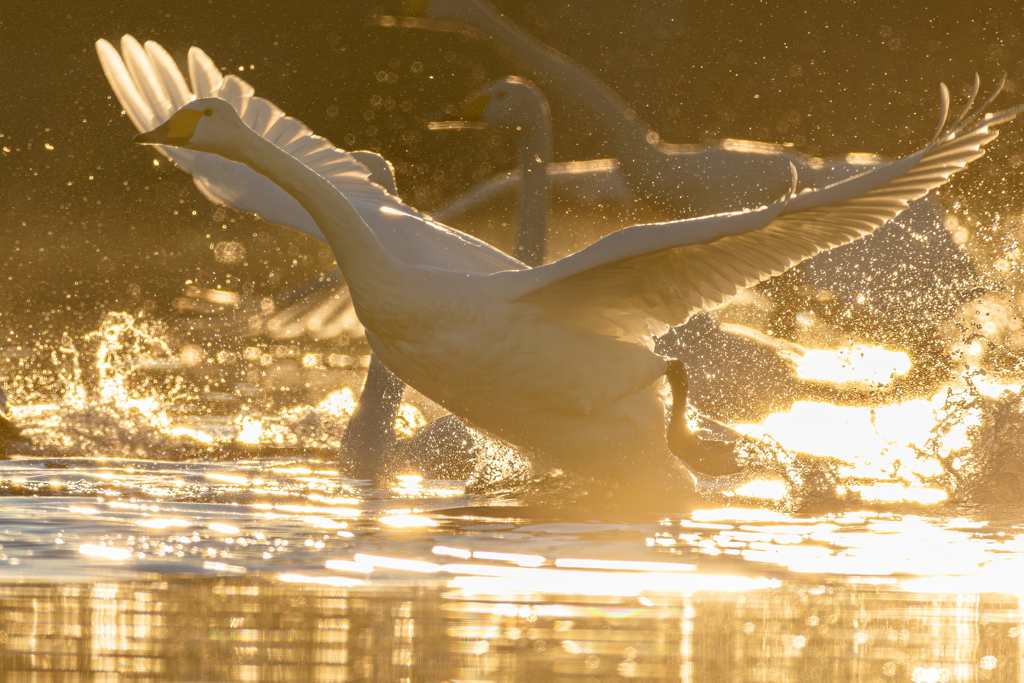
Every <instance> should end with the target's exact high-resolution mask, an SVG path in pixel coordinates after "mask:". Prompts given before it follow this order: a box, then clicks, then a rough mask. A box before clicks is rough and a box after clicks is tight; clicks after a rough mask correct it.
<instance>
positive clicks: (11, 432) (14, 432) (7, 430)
mask: <svg viewBox="0 0 1024 683" xmlns="http://www.w3.org/2000/svg"><path fill="white" fill-rule="evenodd" d="M21 440H23V437H22V436H21V430H20V429H18V427H17V426H16V425H15V424H14V423H13V422H12V421H11V419H10V418H9V417H8V412H7V394H5V393H4V389H3V387H0V456H2V455H6V454H7V443H8V442H10V441H21Z"/></svg>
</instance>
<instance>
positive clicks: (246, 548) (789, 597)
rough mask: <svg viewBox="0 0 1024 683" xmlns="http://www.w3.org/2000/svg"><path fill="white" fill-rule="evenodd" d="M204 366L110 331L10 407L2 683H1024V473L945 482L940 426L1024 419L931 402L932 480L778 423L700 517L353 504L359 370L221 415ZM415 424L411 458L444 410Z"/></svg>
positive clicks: (382, 495) (0, 472) (40, 377)
mask: <svg viewBox="0 0 1024 683" xmlns="http://www.w3.org/2000/svg"><path fill="white" fill-rule="evenodd" d="M244 343H252V342H244ZM292 348H293V349H299V351H294V352H293V353H291V354H280V355H278V356H274V357H275V360H274V361H272V362H273V363H283V364H287V363H288V362H289V355H291V356H295V355H296V354H297V353H299V352H300V351H301V350H302V344H296V345H294V346H293V347H292ZM85 349H88V351H86V350H85ZM270 350H271V354H267V355H271V356H273V355H274V354H273V352H272V349H270ZM190 353H194V351H190V350H188V349H185V350H184V351H180V350H179V351H178V352H175V351H174V350H173V349H172V348H171V347H170V346H169V345H168V344H166V343H165V342H164V339H163V337H162V336H161V332H160V326H158V325H153V324H148V323H144V322H142V321H140V320H136V319H135V318H134V317H133V316H130V315H127V314H122V313H116V314H110V315H107V316H106V317H105V319H104V323H103V325H101V326H100V329H99V330H97V331H96V332H94V333H91V334H88V335H85V336H84V337H83V338H82V339H80V340H75V339H72V338H70V337H69V338H66V339H64V340H63V342H62V345H61V347H60V349H59V351H57V352H55V353H53V354H50V355H49V357H48V358H35V357H25V356H24V355H22V356H21V357H19V358H18V362H19V363H21V364H22V365H23V366H24V365H28V366H31V367H33V368H34V372H33V373H31V378H32V381H31V382H25V383H16V384H15V385H13V387H12V389H13V390H12V392H11V393H12V414H13V416H14V417H15V419H16V420H17V422H18V423H19V424H20V425H21V426H22V428H23V431H24V434H25V436H26V437H28V439H30V440H31V445H26V444H21V445H18V446H17V447H16V448H15V449H14V450H17V451H19V453H15V454H12V455H11V456H10V457H9V459H7V460H3V461H0V494H2V495H0V604H2V606H3V609H2V610H0V633H2V634H3V636H2V645H0V670H2V671H3V672H4V674H5V677H6V679H7V680H12V681H15V680H45V679H46V677H47V676H59V677H64V678H61V679H60V680H77V679H76V678H74V676H77V677H78V679H81V680H105V679H108V678H109V679H111V680H114V679H119V680H120V679H123V678H128V677H130V678H131V679H133V680H153V681H160V680H168V681H172V680H174V681H178V680H295V681H312V680H325V681H327V680H479V681H531V680H577V679H579V680H605V679H607V680H620V679H623V678H627V679H631V678H635V679H638V680H666V681H707V680H712V681H714V680H721V681H779V680H805V679H813V680H834V681H878V680H910V681H914V682H927V681H936V682H938V681H954V680H955V681H976V680H977V681H993V680H994V681H1003V680H1006V681H1010V680H1018V678H1019V666H1020V661H1021V657H1022V654H1021V649H1020V648H1019V646H1018V635H1019V629H1020V628H1021V627H1022V625H1024V611H1022V609H1021V605H1020V598H1019V596H1020V595H1021V590H1020V584H1019V576H1020V575H1021V572H1022V571H1024V524H1022V523H1021V522H1020V519H1021V515H1020V508H1018V507H1014V506H1012V505H1006V504H1002V505H1000V504H997V502H996V501H992V500H987V501H982V500H981V498H983V496H982V495H981V494H980V493H978V492H977V491H978V490H982V491H988V492H991V490H992V487H991V486H987V487H981V486H980V484H981V483H984V482H983V479H984V477H985V476H989V477H991V476H993V474H992V468H993V467H995V466H996V465H999V464H1000V463H1002V466H1003V467H1004V469H1005V468H1006V467H1008V466H1009V465H1008V464H1007V463H1006V462H1003V461H1000V460H999V459H998V458H997V457H995V456H990V457H989V460H988V461H985V462H983V461H982V460H981V459H982V458H983V457H984V454H985V453H989V452H990V451H991V452H992V453H994V452H996V451H998V448H997V447H996V446H991V447H989V449H988V451H986V450H985V449H984V448H976V449H975V451H974V453H973V454H972V455H971V457H969V458H966V459H967V460H968V461H969V462H970V463H972V464H973V465H972V466H973V470H972V468H971V467H967V466H965V467H961V468H960V470H959V471H961V472H963V473H964V474H963V476H962V477H961V479H960V480H956V481H954V480H952V479H949V478H948V477H947V478H946V479H942V477H941V476H937V477H936V476H932V477H929V476H928V472H930V471H931V470H930V469H929V468H930V465H929V463H930V462H931V463H933V464H934V463H935V462H938V461H939V460H941V459H942V458H948V457H951V455H950V454H951V453H954V452H955V451H956V445H957V444H954V446H953V447H949V446H948V445H945V446H944V445H943V444H944V443H945V442H944V441H943V439H944V438H946V437H948V436H949V434H950V432H951V431H954V430H951V429H948V428H946V429H943V428H942V425H944V424H946V425H947V426H949V425H952V424H953V423H955V422H957V421H958V420H959V422H963V421H965V420H966V421H968V422H970V420H971V419H972V418H971V415H974V414H975V413H976V415H975V419H974V423H973V424H975V427H976V428H980V427H978V426H979V425H984V424H985V423H986V419H985V416H986V415H987V416H989V419H988V421H989V422H992V421H993V420H992V419H991V416H992V415H996V414H998V415H999V416H1000V417H999V419H998V420H997V422H998V424H999V425H1000V427H1001V429H1002V431H1003V432H1006V431H1007V428H1008V426H1010V425H1012V423H1013V415H1014V414H1019V408H1018V407H1017V403H1016V402H1015V401H1017V400H1019V399H1018V398H1016V397H1017V395H1016V394H1013V393H1011V392H1005V391H1004V393H1003V395H1002V397H1001V398H999V399H992V398H987V397H985V396H984V395H983V394H982V393H981V392H980V390H978V388H977V386H976V384H977V382H975V381H973V380H969V381H966V383H964V384H963V385H962V386H957V387H952V386H951V387H945V388H942V389H940V390H938V391H937V392H936V393H935V397H936V398H935V399H932V400H929V401H924V404H925V405H931V404H932V403H936V406H935V407H936V408H938V410H934V411H932V412H929V413H928V415H930V418H929V419H927V420H925V421H924V422H922V423H921V424H919V425H917V429H918V430H923V433H924V434H926V435H927V434H929V429H931V430H932V431H933V432H935V433H934V434H932V435H931V438H932V441H930V442H927V443H926V442H924V441H922V442H921V446H920V447H917V448H918V450H919V451H920V452H921V453H922V454H924V455H926V450H927V449H928V448H930V449H931V451H930V452H932V453H933V455H934V456H935V458H936V459H937V460H928V459H923V460H921V461H920V463H918V470H920V471H917V472H915V471H914V467H913V466H911V465H912V463H907V465H908V467H906V468H904V469H903V470H900V471H893V469H892V464H893V460H892V458H891V457H890V459H889V460H887V461H886V463H887V465H886V466H885V467H882V468H881V469H878V467H879V465H878V463H877V462H875V461H873V459H872V458H871V457H868V454H869V453H870V451H869V450H868V449H866V447H865V446H864V444H861V445H860V448H861V449H862V450H861V455H862V456H864V457H856V456H852V457H851V456H850V454H849V453H847V452H844V451H842V450H839V451H835V449H833V450H834V451H835V452H834V453H833V455H832V456H831V457H823V456H817V457H815V456H812V455H807V454H803V455H801V454H798V453H796V452H789V451H786V450H785V449H784V448H782V447H781V446H780V445H778V444H779V443H781V442H784V441H786V439H787V438H790V437H791V436H792V435H788V433H787V432H786V427H785V425H782V426H779V425H774V426H773V425H772V423H771V419H769V420H768V421H766V422H765V423H764V425H762V427H761V430H762V431H763V432H765V433H770V432H771V431H772V430H774V432H775V434H776V438H777V440H776V441H775V442H774V443H773V442H771V441H755V440H751V441H750V443H749V444H748V445H747V449H748V451H747V459H746V467H747V470H748V474H747V475H746V476H744V477H742V478H739V479H737V480H735V481H733V482H732V483H731V484H729V485H724V486H723V485H719V486H718V490H717V491H716V493H715V494H714V495H713V496H711V497H710V498H709V503H708V505H707V506H706V507H707V509H704V510H699V511H697V512H694V513H692V514H680V513H672V512H671V511H667V512H663V513H659V514H652V513H637V512H629V511H627V510H623V509H616V508H614V507H610V506H608V505H606V504H604V503H602V502H600V500H601V499H600V498H598V499H596V500H595V499H588V498H587V496H586V495H581V493H580V491H579V488H580V487H586V486H588V485H590V484H591V482H583V481H578V480H574V479H572V478H565V477H564V476H562V477H559V476H554V477H552V476H547V477H545V476H542V475H543V474H544V473H538V472H534V473H533V474H532V475H530V477H532V480H530V481H527V482H525V483H524V482H523V480H522V472H521V469H520V468H521V467H522V466H523V463H521V462H519V461H517V460H515V459H514V458H513V457H512V456H510V454H509V453H508V452H507V451H506V450H502V449H499V448H495V447H493V446H494V445H493V444H486V443H484V446H485V448H483V452H485V453H486V455H485V457H484V458H483V460H482V462H481V463H479V464H478V472H477V474H476V475H475V477H474V479H471V480H470V481H469V482H467V481H461V480H458V481H456V480H429V479H424V478H423V477H421V476H417V475H414V474H408V475H404V476H400V477H399V478H398V479H397V480H396V481H395V483H394V485H393V486H392V487H391V488H389V489H386V490H382V489H379V488H374V487H373V485H372V484H371V483H370V482H368V481H360V480H353V479H347V478H345V476H344V469H343V464H339V462H338V461H337V458H336V452H337V448H338V445H339V439H340V435H341V433H343V429H344V425H345V423H346V421H347V419H348V416H349V415H350V414H351V412H352V409H353V407H354V405H355V400H354V397H355V395H356V392H357V391H358V383H359V381H360V380H361V374H362V372H363V371H362V370H361V369H360V368H361V366H362V365H364V363H363V362H361V361H360V359H359V358H358V357H352V358H350V359H349V361H348V362H347V364H346V368H345V369H344V372H347V373H349V374H350V378H351V379H352V380H353V382H352V386H350V387H344V386H343V387H337V386H334V387H329V386H326V385H328V384H329V383H328V382H327V381H326V380H322V381H321V382H320V383H319V384H320V385H323V386H322V388H321V389H320V390H319V391H318V392H312V393H308V392H307V393H300V394H294V393H291V392H289V391H287V387H286V386H282V385H281V381H282V378H283V377H285V376H286V373H283V372H282V371H279V370H275V369H274V368H273V367H264V371H265V373H266V375H265V376H266V377H270V378H272V381H270V382H269V383H267V382H264V383H259V382H257V383H256V384H255V385H252V386H251V391H249V395H248V396H247V397H246V398H244V399H239V398H237V397H236V399H237V400H236V401H235V402H233V403H227V402H225V400H224V397H223V396H220V395H219V394H218V392H210V391H209V390H208V386H207V385H206V384H205V383H206V382H207V381H209V377H210V374H209V373H206V374H203V375H199V376H195V375H190V374H189V368H188V366H187V365H185V364H184V363H183V362H182V358H183V357H184V358H185V360H188V356H189V354H190ZM206 353H207V355H209V356H212V357H216V355H217V354H216V353H214V352H212V351H210V352H206ZM263 355H264V354H260V355H258V356H257V355H256V354H252V353H250V354H249V356H250V357H251V361H250V362H249V364H250V365H259V364H260V363H262V362H263V361H264V359H263ZM862 355H863V356H864V357H871V356H872V354H862ZM222 358H224V356H222ZM244 358H245V354H244V351H243V352H242V353H240V354H238V355H237V359H239V363H240V364H241V365H240V366H239V367H235V365H234V364H232V363H225V364H222V365H223V366H224V367H222V370H223V371H224V373H225V377H222V378H221V380H220V381H222V382H228V384H226V386H233V387H234V388H235V389H237V385H231V384H230V381H231V380H232V379H239V378H241V379H243V380H244V379H245V378H246V377H247V373H249V372H250V371H249V370H247V369H246V368H247V367H249V366H248V365H246V363H245V362H244V361H243V360H242V359H244ZM839 360H840V361H842V363H840V365H842V368H843V369H842V373H841V374H842V376H843V377H847V376H848V375H849V374H850V372H853V371H854V370H855V369H856V368H854V369H853V370H851V368H850V362H851V361H850V357H849V355H846V356H840V357H839ZM890 361H891V359H889V358H887V359H886V362H890ZM8 362H13V361H10V360H9V361H8ZM843 363H845V365H843ZM854 365H856V363H854ZM294 370H295V368H294V367H293V371H294ZM867 370H868V371H870V370H871V368H870V367H869V368H868V369H867ZM331 372H332V369H331V368H329V367H327V365H326V364H321V365H320V366H319V367H317V366H316V364H313V363H310V364H308V365H307V366H305V370H304V371H303V372H298V373H297V374H295V373H294V372H293V375H292V379H291V381H292V382H294V383H295V384H296V385H301V386H302V387H305V386H306V385H307V384H309V383H310V382H309V379H310V377H311V376H313V375H315V374H317V373H319V374H327V375H330V373H331ZM12 374H13V373H12ZM869 374H870V372H869ZM974 379H975V380H978V379H979V378H978V377H975V378H974ZM841 381H845V380H841ZM241 384H245V382H241ZM313 384H317V383H315V382H314V383H313ZM993 386H999V385H998V384H995V383H994V384H993ZM39 387H47V389H46V391H48V392H49V394H47V393H46V391H43V390H41V389H39ZM271 387H273V388H271ZM1000 388H1001V389H1003V390H1005V382H1004V386H1002V387H1000ZM32 392H36V393H35V396H36V399H35V400H26V397H28V396H30V395H33V394H32ZM243 393H244V392H243ZM988 393H993V391H989V392H988ZM46 396H49V397H50V399H52V400H44V399H45V398H46ZM297 397H301V398H310V397H312V399H313V400H312V401H311V402H310V403H302V402H301V401H297V400H296V398H297ZM408 398H409V399H410V402H409V403H407V404H405V405H404V406H403V410H402V411H401V415H400V417H399V420H398V424H397V426H398V428H399V431H400V433H401V432H402V431H404V432H405V433H407V434H412V433H414V432H415V431H416V430H417V429H418V428H420V427H422V426H423V424H425V422H426V417H425V413H426V414H429V413H430V411H431V408H430V407H429V405H427V404H426V403H424V402H423V401H422V400H421V399H417V398H416V397H415V396H414V395H412V394H410V396H409V397H408ZM417 404H419V405H417ZM817 405H819V410H825V406H826V405H828V404H817ZM833 409H834V410H837V411H842V410H849V408H844V407H842V406H833ZM864 410H868V411H869V412H870V409H864ZM999 410H1002V412H1001V413H1000V412H999ZM972 411H974V412H973V413H972ZM217 413H219V414H217ZM875 413H876V414H875V422H876V423H879V422H880V421H879V420H878V415H877V413H878V411H877V410H876V411H875ZM983 413H984V415H983ZM775 417H776V418H779V419H781V418H784V417H785V416H784V415H783V416H775ZM882 421H883V422H884V420H882ZM947 423H948V424H947ZM802 424H806V422H803V423H802ZM904 426H905V427H906V426H907V425H904ZM879 430H880V431H881V433H883V434H884V433H885V430H884V426H883V427H881V428H879ZM862 431H863V429H862ZM990 431H991V430H990ZM1011 431H1012V430H1011ZM752 433H753V432H752ZM973 434H974V436H977V432H974V433H973ZM940 437H941V438H940ZM1004 438H1005V435H1004ZM833 443H834V444H835V440H833ZM844 446H846V447H848V448H854V450H855V449H856V447H853V446H849V445H847V444H844ZM1006 446H1007V444H1006V443H1003V444H1002V447H1003V448H1004V450H1005V447H1006ZM915 447H916V446H915ZM812 450H813V449H812ZM890 455H891V454H890ZM844 457H845V459H842V458H844ZM877 458H878V459H883V458H882V455H881V454H880V455H878V456H877ZM1004 460H1005V458H1004ZM1016 461H1017V460H1014V462H1016ZM932 469H934V468H932ZM939 470H941V467H940V468H939ZM969 471H976V474H975V476H974V479H971V480H970V481H968V479H969V477H968V476H967V473H968V472H969ZM503 473H504V477H505V478H504V479H503V478H502V477H503ZM530 477H527V479H528V480H529V479H530ZM1004 478H1005V477H1004ZM1006 485H1008V486H1012V485H1013V484H1012V482H1011V483H1009V484H1006ZM472 491H476V492H475V493H474V492H472ZM929 492H930V493H929ZM929 496H930V497H929ZM972 496H975V497H974V498H972ZM994 503H996V504H994ZM40 677H42V678H40Z"/></svg>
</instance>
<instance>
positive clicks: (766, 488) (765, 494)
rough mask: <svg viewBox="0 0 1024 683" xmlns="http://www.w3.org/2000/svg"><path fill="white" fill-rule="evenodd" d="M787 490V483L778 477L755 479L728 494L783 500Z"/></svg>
mask: <svg viewBox="0 0 1024 683" xmlns="http://www.w3.org/2000/svg"><path fill="white" fill-rule="evenodd" d="M787 492H788V489H787V488H786V483H785V482H783V481H779V480H777V479H755V480H753V481H748V482H747V483H745V484H743V485H742V486H740V487H739V488H736V489H733V490H732V491H729V492H727V493H726V495H736V496H744V497H746V498H760V499H762V500H782V499H783V498H785V497H786V494H787Z"/></svg>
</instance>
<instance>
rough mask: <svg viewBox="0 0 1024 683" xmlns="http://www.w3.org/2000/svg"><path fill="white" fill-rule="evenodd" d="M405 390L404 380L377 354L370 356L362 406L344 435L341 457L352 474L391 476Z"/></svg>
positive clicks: (363, 476)
mask: <svg viewBox="0 0 1024 683" xmlns="http://www.w3.org/2000/svg"><path fill="white" fill-rule="evenodd" d="M404 392H405V384H404V383H403V382H402V380H400V379H398V378H397V377H395V376H394V375H393V374H392V373H391V371H390V370H388V369H387V368H386V367H384V364H383V363H381V362H380V361H379V360H377V356H376V355H373V356H370V369H369V370H368V371H367V373H366V383H365V384H364V385H363V393H362V394H361V395H360V396H359V405H358V406H356V411H355V412H354V413H353V414H352V419H350V420H349V422H348V427H347V428H346V429H345V435H344V436H343V437H342V438H341V454H340V456H341V457H340V460H342V464H343V466H345V470H346V471H347V472H348V473H349V475H350V476H352V477H354V478H356V479H373V480H379V479H382V478H383V477H385V476H387V474H388V469H389V467H388V462H389V460H390V459H391V457H392V454H393V451H394V449H395V431H394V425H395V416H396V415H397V414H398V407H399V405H401V402H402V394H403V393H404ZM346 465H347V466H346Z"/></svg>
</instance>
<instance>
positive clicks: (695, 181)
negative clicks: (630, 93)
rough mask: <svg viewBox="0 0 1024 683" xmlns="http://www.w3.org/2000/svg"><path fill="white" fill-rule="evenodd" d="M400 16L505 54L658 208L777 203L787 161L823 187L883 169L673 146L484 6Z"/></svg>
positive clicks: (423, 5) (416, 9)
mask: <svg viewBox="0 0 1024 683" xmlns="http://www.w3.org/2000/svg"><path fill="white" fill-rule="evenodd" d="M401 14H403V15H405V16H383V17H378V18H377V21H378V22H379V23H380V24H382V25H384V26H401V27H410V28H426V29H430V30H435V31H445V32H458V33H463V34H465V35H469V36H471V37H473V38H476V39H479V40H482V41H485V42H486V43H488V44H489V45H491V46H492V47H493V48H495V49H496V50H498V51H499V52H501V53H503V54H505V55H508V56H509V58H510V59H512V60H513V61H514V62H515V63H516V64H517V65H518V66H519V68H520V69H521V70H522V71H524V72H525V73H523V75H524V76H527V77H529V78H530V79H531V80H533V81H534V82H535V83H536V84H537V85H538V86H540V87H541V88H542V89H544V90H545V91H546V92H547V93H548V94H549V96H550V97H551V98H552V99H553V100H554V99H555V98H557V99H558V100H560V101H562V102H563V103H565V105H566V107H567V108H572V109H573V110H574V111H576V112H578V113H579V114H581V115H582V116H583V117H584V118H585V119H586V120H587V122H588V123H589V124H590V125H592V126H593V127H594V129H595V132H596V133H597V134H598V136H599V138H598V139H600V140H602V141H603V142H604V150H603V151H604V152H606V153H607V154H608V155H609V156H610V157H612V158H614V159H616V160H617V161H618V164H619V167H620V168H621V172H622V177H623V178H624V179H625V182H626V183H627V184H628V186H629V187H630V189H631V190H632V192H633V195H634V197H638V198H642V201H643V202H644V203H645V204H650V205H652V206H655V207H661V208H663V209H664V208H667V207H671V209H670V211H671V213H672V215H675V216H679V215H687V214H689V215H693V214H702V213H708V212H712V211H715V212H717V211H729V210H739V209H742V208H744V207H747V206H752V205H757V204H764V203H768V202H771V201H773V200H774V199H775V198H776V197H778V196H779V195H781V194H782V193H784V192H785V191H786V187H787V184H788V181H787V180H786V178H787V173H788V169H789V166H790V164H793V165H794V166H796V168H797V172H798V177H799V182H800V183H801V185H806V186H809V187H821V186H823V185H824V184H826V183H828V182H834V181H836V180H839V179H841V178H842V177H848V176H850V175H853V173H856V172H859V171H862V170H865V169H866V168H868V167H870V166H874V165H877V164H878V162H879V159H877V158H872V157H871V156H870V155H855V156H852V157H851V158H849V159H847V158H845V157H844V158H836V159H829V160H824V159H817V158H814V157H810V156H807V155H805V154H801V153H800V152H797V151H795V150H792V149H789V148H786V147H783V146H782V145H774V144H769V143H763V142H752V141H749V140H721V141H718V142H716V143H712V144H692V145H674V144H668V143H665V142H662V141H661V137H660V136H659V135H658V134H657V133H656V132H654V131H653V130H651V129H650V128H649V127H648V126H647V125H646V124H644V122H643V121H641V120H640V118H639V117H638V116H637V115H636V114H635V113H634V112H633V111H632V110H631V109H630V107H629V106H627V105H626V103H625V102H623V101H622V99H621V98H619V96H618V95H617V94H615V92H614V91H612V89H611V88H609V87H608V86H607V85H605V84H604V83H602V82H601V81H600V80H598V79H597V78H595V77H594V76H593V75H592V74H590V73H589V72H587V70H586V69H584V68H582V67H581V66H579V65H578V64H576V63H574V62H573V61H572V60H571V59H569V58H568V57H566V56H565V55H562V54H561V53H559V52H557V51H556V50H554V49H553V48H551V47H550V46H548V45H545V44H543V43H541V42H540V41H538V40H537V39H536V38H534V37H533V36H531V35H529V34H528V33H526V32H525V31H523V30H522V29H520V28H519V27H518V26H516V25H515V24H513V23H512V22H511V21H509V20H508V19H506V18H505V17H503V16H502V15H501V14H500V13H499V12H498V11H497V10H496V9H494V8H493V7H492V6H491V5H489V4H488V3H487V2H485V1H484V0H408V1H407V2H404V3H402V9H401ZM723 178H728V179H729V180H728V181H726V182H723V180H722V179H723Z"/></svg>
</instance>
